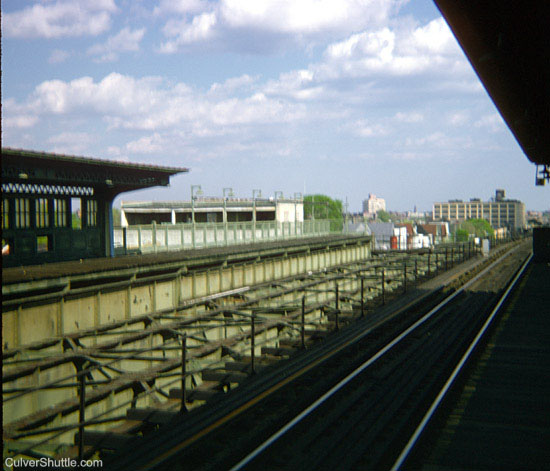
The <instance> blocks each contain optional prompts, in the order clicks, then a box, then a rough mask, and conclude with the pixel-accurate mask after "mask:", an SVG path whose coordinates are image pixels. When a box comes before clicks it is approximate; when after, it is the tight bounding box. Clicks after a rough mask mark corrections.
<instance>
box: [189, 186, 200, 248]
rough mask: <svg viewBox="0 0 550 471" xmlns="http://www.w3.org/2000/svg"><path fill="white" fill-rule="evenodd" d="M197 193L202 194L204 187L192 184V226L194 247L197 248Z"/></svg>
mask: <svg viewBox="0 0 550 471" xmlns="http://www.w3.org/2000/svg"><path fill="white" fill-rule="evenodd" d="M195 190H197V192H196V193H195ZM195 195H202V187H201V186H200V185H191V222H192V224H193V228H192V242H193V248H195Z"/></svg>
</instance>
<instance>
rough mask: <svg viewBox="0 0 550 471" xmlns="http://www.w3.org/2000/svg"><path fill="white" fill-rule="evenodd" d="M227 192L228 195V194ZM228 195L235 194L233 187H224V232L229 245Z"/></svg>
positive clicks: (226, 242)
mask: <svg viewBox="0 0 550 471" xmlns="http://www.w3.org/2000/svg"><path fill="white" fill-rule="evenodd" d="M226 192H227V195H226ZM228 196H235V194H234V193H233V188H224V189H223V222H224V226H223V233H224V237H225V245H228V243H229V241H228V240H227V198H228Z"/></svg>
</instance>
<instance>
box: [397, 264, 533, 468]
mask: <svg viewBox="0 0 550 471" xmlns="http://www.w3.org/2000/svg"><path fill="white" fill-rule="evenodd" d="M532 258H533V254H532V253H531V255H529V257H528V258H527V259H526V260H525V262H524V263H523V265H522V266H521V268H520V269H519V271H518V272H517V273H516V276H515V277H514V278H513V279H512V281H511V282H510V283H509V285H508V287H507V289H506V291H505V292H504V294H503V295H502V296H501V297H500V299H499V301H498V303H497V305H496V306H495V307H494V309H493V310H492V311H491V313H490V314H489V317H488V318H487V320H486V321H485V323H484V324H483V326H482V327H481V329H480V330H479V331H478V333H477V335H476V337H475V338H474V340H472V342H471V343H470V346H469V347H468V349H467V350H466V352H465V353H464V355H463V356H462V358H461V359H460V361H459V362H458V363H457V365H456V367H455V369H454V370H453V372H452V373H451V376H449V378H448V379H447V381H446V382H445V384H444V385H443V388H441V390H440V391H439V393H438V395H437V397H436V398H435V400H434V402H433V403H432V405H431V406H430V408H429V409H428V412H426V414H425V415H424V417H423V418H422V420H421V421H420V424H419V425H418V427H417V428H416V430H415V431H414V433H413V434H412V436H411V438H410V439H409V441H408V442H407V444H406V445H405V448H403V450H402V452H401V453H400V455H399V456H398V458H397V460H396V461H395V463H394V464H393V466H392V467H391V470H390V471H397V470H399V469H400V468H401V466H402V465H403V463H404V462H405V460H406V459H407V457H408V456H409V454H410V452H411V451H412V449H413V448H414V446H415V444H416V442H417V441H418V439H419V438H420V436H421V435H422V433H423V432H424V430H425V429H426V426H427V425H428V423H429V421H430V420H431V418H432V417H433V415H434V413H435V411H436V410H437V408H438V407H439V405H440V404H441V402H442V401H443V399H444V397H445V395H446V394H447V392H448V391H449V389H450V388H451V386H452V385H453V383H454V381H455V379H456V378H457V376H458V375H459V374H460V371H461V370H462V368H463V367H464V365H465V364H466V362H467V361H468V359H469V358H470V355H471V354H472V352H473V351H474V350H475V348H476V347H477V345H478V344H479V342H480V340H481V339H482V337H483V336H484V335H485V333H486V332H487V329H488V328H489V326H490V325H491V324H492V322H493V320H494V318H495V316H496V315H497V313H498V312H499V310H500V308H501V306H502V304H504V302H505V301H506V300H507V299H508V296H509V294H510V292H511V291H512V289H513V288H514V287H515V285H516V283H517V281H518V280H519V279H520V277H521V276H522V275H523V273H524V272H525V269H526V268H527V266H528V264H529V262H530V261H531V259H532Z"/></svg>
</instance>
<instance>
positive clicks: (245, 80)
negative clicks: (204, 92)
mask: <svg viewBox="0 0 550 471" xmlns="http://www.w3.org/2000/svg"><path fill="white" fill-rule="evenodd" d="M258 78H259V76H257V75H256V76H254V77H252V76H250V75H248V74H243V75H241V76H239V77H231V78H228V79H227V80H225V81H224V82H223V83H217V82H216V83H213V84H212V85H211V86H210V90H209V94H227V93H232V92H235V91H237V90H243V89H244V90H249V89H250V87H251V86H252V85H253V84H254V83H255V82H256V81H257V80H258Z"/></svg>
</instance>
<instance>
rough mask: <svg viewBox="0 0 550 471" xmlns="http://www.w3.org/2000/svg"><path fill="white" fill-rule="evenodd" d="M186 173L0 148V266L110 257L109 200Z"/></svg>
mask: <svg viewBox="0 0 550 471" xmlns="http://www.w3.org/2000/svg"><path fill="white" fill-rule="evenodd" d="M187 171H188V169H186V168H175V167H160V166H154V165H143V164H131V163H125V162H115V161H112V160H102V159H90V158H87V157H77V156H71V155H61V154H54V153H46V152H37V151H33V150H22V149H11V148H2V264H3V265H4V266H5V267H10V266H20V265H37V264H42V263H47V262H58V261H64V260H78V259H83V258H94V257H110V256H113V255H114V240H113V216H112V203H113V200H114V198H115V197H116V196H117V195H118V194H120V193H123V192H126V191H134V190H139V189H142V188H149V187H153V186H167V185H168V184H169V181H170V177H171V176H172V175H175V174H178V173H181V172H187Z"/></svg>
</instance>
